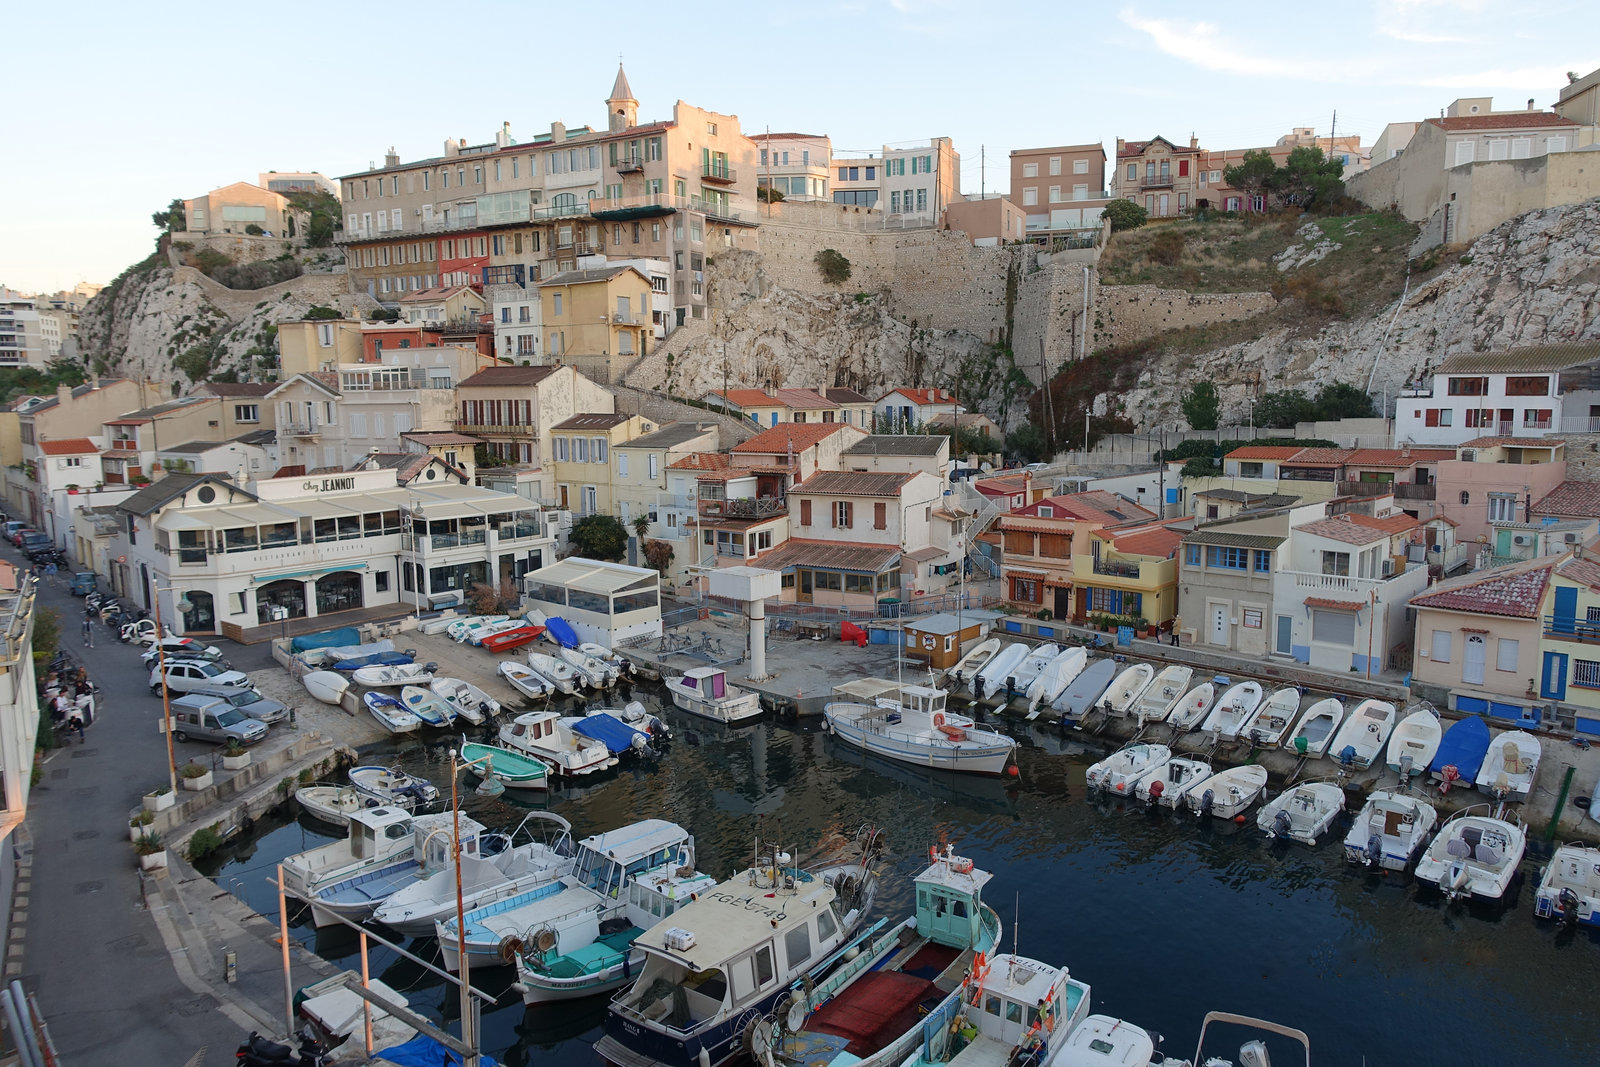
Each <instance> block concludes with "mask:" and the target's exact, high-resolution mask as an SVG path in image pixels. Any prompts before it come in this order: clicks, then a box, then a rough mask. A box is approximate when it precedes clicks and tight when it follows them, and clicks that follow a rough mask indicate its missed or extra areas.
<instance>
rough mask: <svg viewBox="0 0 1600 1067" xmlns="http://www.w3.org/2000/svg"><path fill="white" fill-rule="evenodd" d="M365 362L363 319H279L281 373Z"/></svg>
mask: <svg viewBox="0 0 1600 1067" xmlns="http://www.w3.org/2000/svg"><path fill="white" fill-rule="evenodd" d="M360 362H361V323H360V322H358V321H357V320H355V319H302V320H300V321H298V322H280V323H278V377H279V379H281V380H282V381H288V380H289V379H290V378H293V377H294V376H295V375H296V374H309V373H310V372H311V371H318V370H331V369H333V368H334V367H337V366H338V365H340V364H341V363H360Z"/></svg>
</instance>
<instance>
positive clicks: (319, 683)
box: [300, 671, 350, 706]
mask: <svg viewBox="0 0 1600 1067" xmlns="http://www.w3.org/2000/svg"><path fill="white" fill-rule="evenodd" d="M300 684H301V685H303V686H305V687H306V692H308V693H310V694H311V695H312V696H313V697H315V698H316V699H318V700H320V701H322V702H323V703H324V704H333V705H336V706H337V705H338V704H340V703H341V702H342V701H343V700H344V693H345V690H346V689H349V688H350V679H349V678H347V677H346V676H344V675H342V674H340V673H339V672H338V671H312V672H311V673H309V674H306V675H304V676H302V677H301V679H300Z"/></svg>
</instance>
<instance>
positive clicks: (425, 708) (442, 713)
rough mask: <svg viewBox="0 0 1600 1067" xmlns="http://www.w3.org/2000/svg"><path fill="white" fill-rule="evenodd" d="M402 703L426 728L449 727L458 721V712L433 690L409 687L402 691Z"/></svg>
mask: <svg viewBox="0 0 1600 1067" xmlns="http://www.w3.org/2000/svg"><path fill="white" fill-rule="evenodd" d="M400 703H401V704H403V705H404V706H405V709H406V710H407V711H409V712H410V713H411V714H413V715H415V716H416V717H417V718H418V719H419V720H420V721H421V722H422V725H424V726H449V725H450V724H451V723H453V722H455V721H456V712H455V709H454V708H452V707H451V706H450V705H449V704H447V703H445V701H444V699H443V698H442V697H440V696H439V695H437V694H436V693H434V692H433V691H432V690H431V689H424V688H422V687H421V686H420V685H408V686H405V687H404V688H403V689H401V690H400Z"/></svg>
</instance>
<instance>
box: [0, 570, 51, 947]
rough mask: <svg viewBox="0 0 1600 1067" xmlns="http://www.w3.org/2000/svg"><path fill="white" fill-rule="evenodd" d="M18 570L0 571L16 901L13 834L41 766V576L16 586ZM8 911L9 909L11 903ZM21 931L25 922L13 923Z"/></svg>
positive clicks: (4, 785) (4, 821)
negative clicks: (37, 667) (37, 644)
mask: <svg viewBox="0 0 1600 1067" xmlns="http://www.w3.org/2000/svg"><path fill="white" fill-rule="evenodd" d="M18 578H19V574H18V572H17V571H16V570H15V569H14V568H11V567H9V566H7V567H5V568H4V571H3V572H0V790H3V791H4V801H5V803H4V806H3V807H0V846H3V847H4V850H5V859H3V860H0V899H3V900H6V901H14V900H15V897H14V893H15V890H16V871H17V865H16V859H15V857H16V856H17V854H18V851H19V850H18V848H17V846H16V845H15V844H14V843H13V842H12V841H11V835H12V833H13V832H15V831H16V829H17V828H18V827H19V826H21V825H22V823H23V820H24V819H26V818H27V816H28V796H29V792H30V791H31V789H32V787H33V782H34V775H35V774H36V773H37V771H36V767H37V765H36V764H35V762H34V758H35V746H36V745H37V742H38V738H39V723H40V721H41V720H43V719H44V718H45V717H44V716H43V715H41V714H40V713H39V687H38V683H37V681H36V679H35V674H34V666H33V626H34V611H35V609H36V607H37V606H38V598H37V596H36V595H35V592H34V589H35V586H36V584H37V583H36V581H33V580H27V581H25V582H24V583H23V588H21V589H20V590H19V589H18V588H17V585H18V584H19V583H18ZM7 913H8V915H9V914H10V908H9V907H8V908H7ZM8 926H9V931H10V933H12V934H13V935H15V934H17V933H19V927H20V923H19V924H18V925H16V926H11V925H10V923H9V920H8Z"/></svg>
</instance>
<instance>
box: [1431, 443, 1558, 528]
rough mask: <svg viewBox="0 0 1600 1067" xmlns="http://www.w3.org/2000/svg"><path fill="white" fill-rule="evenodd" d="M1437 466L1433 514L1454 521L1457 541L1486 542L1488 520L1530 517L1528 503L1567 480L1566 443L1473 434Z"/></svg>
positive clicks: (1531, 504) (1530, 504) (1510, 519)
mask: <svg viewBox="0 0 1600 1067" xmlns="http://www.w3.org/2000/svg"><path fill="white" fill-rule="evenodd" d="M1438 471H1439V474H1438V497H1437V503H1438V509H1437V514H1438V515H1440V516H1443V517H1444V518H1447V519H1449V520H1450V521H1452V522H1454V523H1455V524H1456V540H1457V541H1460V542H1462V543H1464V544H1465V543H1468V542H1473V541H1479V542H1482V541H1487V540H1488V535H1489V524H1490V523H1491V522H1515V521H1517V520H1518V519H1521V520H1522V521H1523V522H1528V521H1531V520H1530V519H1529V516H1530V515H1531V514H1532V510H1533V502H1534V501H1535V500H1542V499H1543V498H1544V497H1545V496H1547V495H1548V494H1549V493H1550V492H1551V491H1552V490H1554V489H1555V487H1556V486H1558V485H1560V484H1561V483H1562V482H1563V481H1565V480H1566V477H1567V461H1566V444H1565V443H1564V442H1563V441H1561V440H1559V439H1557V438H1554V437H1476V438H1473V439H1472V440H1471V441H1466V442H1463V443H1462V444H1461V445H1460V446H1459V447H1457V449H1456V458H1455V459H1453V460H1445V461H1442V462H1440V463H1439V464H1438Z"/></svg>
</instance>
